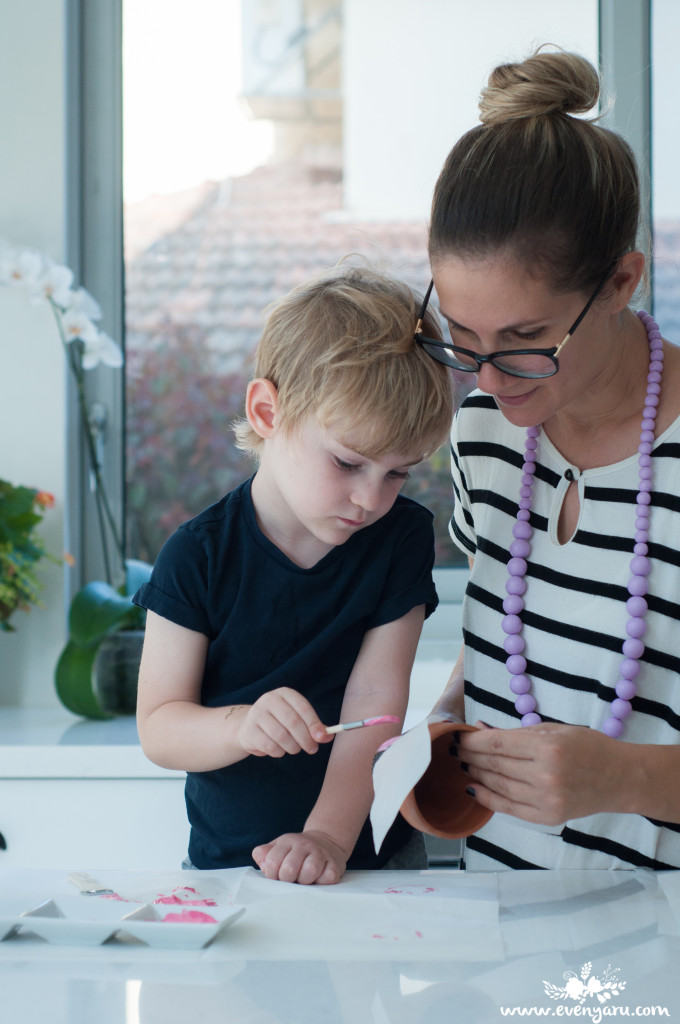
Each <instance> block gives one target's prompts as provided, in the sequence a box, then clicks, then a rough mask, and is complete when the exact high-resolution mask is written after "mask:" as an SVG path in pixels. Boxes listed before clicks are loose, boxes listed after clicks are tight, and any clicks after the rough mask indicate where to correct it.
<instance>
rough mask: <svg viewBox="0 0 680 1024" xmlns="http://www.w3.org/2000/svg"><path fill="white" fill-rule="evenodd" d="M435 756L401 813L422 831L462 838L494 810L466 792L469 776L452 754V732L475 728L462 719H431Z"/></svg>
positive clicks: (472, 730)
mask: <svg viewBox="0 0 680 1024" xmlns="http://www.w3.org/2000/svg"><path fill="white" fill-rule="evenodd" d="M429 730H430V740H431V742H432V760H431V761H430V764H429V766H428V768H427V771H426V772H425V774H424V775H423V777H422V778H421V779H420V781H419V782H417V783H416V785H415V786H414V787H413V789H412V790H411V792H410V793H409V795H408V796H407V797H406V799H405V800H404V803H403V804H402V806H401V813H402V815H403V816H404V818H406V820H407V821H408V823H409V825H413V827H414V828H417V829H418V830H419V831H420V832H426V833H427V834H428V835H431V836H440V837H441V838H442V839H462V838H463V836H469V835H471V834H472V833H473V832H476V831H477V830H478V829H480V828H481V827H482V825H486V823H487V821H488V820H489V818H490V817H491V815H492V814H493V811H490V810H488V808H486V807H482V805H481V804H478V803H477V801H476V800H474V799H473V798H472V797H471V796H468V794H467V793H466V792H465V790H466V789H467V787H468V786H469V785H470V779H469V776H467V775H466V774H465V772H464V771H463V770H462V768H461V766H460V761H459V760H458V758H456V757H453V756H452V755H451V754H450V753H449V751H450V749H451V740H452V735H453V733H455V732H475V731H476V730H475V727H474V726H473V725H465V724H464V723H461V722H430V724H429Z"/></svg>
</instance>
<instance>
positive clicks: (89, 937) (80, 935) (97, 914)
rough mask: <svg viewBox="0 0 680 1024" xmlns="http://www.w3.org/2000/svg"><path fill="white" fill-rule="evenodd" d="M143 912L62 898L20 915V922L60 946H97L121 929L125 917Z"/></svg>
mask: <svg viewBox="0 0 680 1024" xmlns="http://www.w3.org/2000/svg"><path fill="white" fill-rule="evenodd" d="M144 910H145V907H136V908H135V909H134V910H133V911H132V912H130V905H129V903H122V902H120V901H119V900H102V899H81V898H79V897H78V896H61V897H56V898H55V899H52V900H45V901H44V903H40V904H38V906H37V907H33V908H32V909H31V910H27V911H25V912H24V913H23V914H21V915H20V922H21V924H22V925H24V926H25V927H26V928H28V929H29V930H30V931H32V932H33V933H34V934H35V935H38V936H40V938H41V939H46V941H47V942H53V943H55V944H58V945H60V946H99V945H101V943H102V942H106V941H107V939H110V938H111V937H112V936H113V935H115V934H116V932H118V931H120V929H121V928H122V926H123V921H124V919H125V918H124V915H125V917H130V918H133V919H134V918H135V917H137V916H138V915H139V914H142V912H143V911H144Z"/></svg>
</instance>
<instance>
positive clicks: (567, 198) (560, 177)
mask: <svg viewBox="0 0 680 1024" xmlns="http://www.w3.org/2000/svg"><path fill="white" fill-rule="evenodd" d="M599 94H600V82H599V78H598V75H597V72H596V71H595V68H594V67H593V66H592V64H591V63H590V62H589V61H587V60H586V59H585V58H584V57H581V56H579V55H578V54H575V53H566V52H564V51H563V50H557V52H546V51H544V49H543V47H539V49H538V50H536V51H535V53H533V54H532V55H531V56H530V57H528V58H527V59H526V60H524V61H522V62H520V63H516V64H502V65H500V66H499V67H497V68H495V70H494V71H492V73H491V75H490V76H489V81H488V85H487V86H486V88H485V89H484V90H483V91H482V94H481V99H480V116H481V121H482V124H481V125H479V126H478V127H476V128H473V129H472V130H471V131H469V132H467V134H466V135H464V136H463V137H462V138H461V139H460V140H459V141H458V142H457V143H456V145H455V146H454V147H453V149H452V150H451V152H450V153H449V156H448V157H447V160H446V162H445V164H444V167H443V168H442V171H441V174H440V176H439V180H438V181H437V184H436V186H435V192H434V197H433V201H432V218H431V225H430V242H429V248H430V258H431V260H432V261H433V262H435V263H436V262H437V261H438V260H441V259H443V258H445V257H446V255H447V254H453V253H456V254H458V255H463V256H473V257H480V256H481V257H484V256H488V255H490V254H492V253H493V252H494V251H497V250H499V249H506V250H508V251H512V252H513V254H515V255H516V256H517V257H518V258H519V259H520V260H521V261H522V262H523V263H524V265H525V267H526V268H527V269H529V270H530V271H532V272H537V273H538V275H540V276H544V277H546V278H547V279H548V280H549V281H550V283H551V284H552V285H553V286H554V287H555V288H556V289H557V290H560V291H571V290H581V291H583V292H587V291H589V290H590V289H591V288H592V287H593V286H594V285H595V284H596V283H597V281H598V280H599V279H600V278H601V277H602V275H603V274H604V272H605V271H606V269H607V267H609V266H610V265H611V264H612V263H613V262H614V261H615V260H617V259H619V258H620V257H621V256H623V255H624V253H626V252H629V251H630V250H631V249H633V248H635V244H636V235H637V230H638V221H639V209H640V198H639V184H638V175H637V168H636V165H635V158H634V156H633V153H632V151H631V149H630V147H629V146H628V144H627V143H626V142H625V141H624V139H623V138H622V137H621V136H620V135H618V134H617V133H616V132H613V131H610V130H609V129H607V128H603V127H601V126H600V125H598V124H596V123H595V122H594V121H589V120H586V119H584V118H581V117H574V116H573V115H574V114H584V113H586V112H587V111H589V110H591V109H592V108H593V107H594V106H595V104H596V103H597V101H598V97H599Z"/></svg>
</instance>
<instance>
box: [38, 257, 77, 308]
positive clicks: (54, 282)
mask: <svg viewBox="0 0 680 1024" xmlns="http://www.w3.org/2000/svg"><path fill="white" fill-rule="evenodd" d="M72 284H73V271H72V270H70V269H69V267H63V266H61V265H60V264H58V263H48V264H47V265H46V266H45V268H44V270H43V272H42V274H41V275H40V277H39V278H38V280H37V282H36V284H35V287H34V288H33V289H32V291H33V299H34V301H40V299H52V301H53V302H56V304H57V305H58V306H61V307H62V309H63V308H65V307H67V306H69V305H70V304H71V297H72V295H73V292H72V291H71V285H72Z"/></svg>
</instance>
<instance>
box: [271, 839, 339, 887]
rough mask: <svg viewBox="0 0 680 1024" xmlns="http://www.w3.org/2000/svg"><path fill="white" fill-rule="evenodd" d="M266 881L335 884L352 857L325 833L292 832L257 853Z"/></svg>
mask: <svg viewBox="0 0 680 1024" xmlns="http://www.w3.org/2000/svg"><path fill="white" fill-rule="evenodd" d="M252 856H253V860H254V861H255V863H256V864H257V866H258V867H259V869H260V870H261V872H262V874H263V875H264V876H265V878H275V879H278V880H279V882H299V883H300V885H315V884H316V885H334V884H335V883H336V882H338V881H339V880H340V878H342V875H343V873H344V871H345V867H346V865H347V860H348V857H349V854H348V853H346V852H345V851H344V850H343V849H342V848H341V847H340V846H338V844H337V843H336V842H334V841H333V840H332V839H331V837H330V836H328V835H326V833H325V832H288V833H286V835H283V836H279V838H278V839H275V840H274V842H273V843H263V844H262V846H256V847H255V849H254V850H253V854H252Z"/></svg>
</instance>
